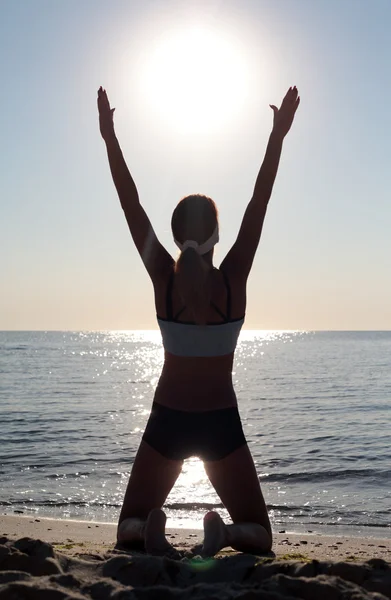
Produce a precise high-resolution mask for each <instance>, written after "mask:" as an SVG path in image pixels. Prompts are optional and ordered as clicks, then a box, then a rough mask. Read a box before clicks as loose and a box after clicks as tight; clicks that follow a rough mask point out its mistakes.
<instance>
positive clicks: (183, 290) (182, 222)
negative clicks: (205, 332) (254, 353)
mask: <svg viewBox="0 0 391 600" xmlns="http://www.w3.org/2000/svg"><path fill="white" fill-rule="evenodd" d="M217 225H218V212H217V208H216V205H215V203H214V202H213V200H212V199H211V198H208V196H203V195H202V194H194V195H191V196H186V197H185V198H182V200H181V201H180V202H179V203H178V204H177V206H176V208H175V210H174V212H173V214H172V219H171V229H172V233H173V236H174V238H175V239H176V240H177V241H178V242H179V243H181V244H183V243H184V242H185V241H186V240H194V241H196V242H198V243H199V244H203V243H204V242H206V240H207V239H209V238H210V236H211V235H212V234H213V232H214V230H215V228H216V226H217ZM175 273H176V276H177V282H178V290H179V294H180V296H181V298H182V300H183V302H184V304H185V306H186V307H187V308H188V309H189V311H190V313H191V315H192V317H193V319H194V321H195V322H196V323H197V324H200V325H203V324H205V323H206V321H207V313H208V309H209V303H210V296H211V286H210V279H209V275H210V270H209V269H208V265H207V263H206V262H205V260H204V259H203V257H202V256H200V255H199V254H198V253H197V252H196V250H195V249H194V248H187V249H186V250H185V251H184V252H181V253H180V255H179V257H178V260H177V261H176V264H175Z"/></svg>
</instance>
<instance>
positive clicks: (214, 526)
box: [202, 511, 229, 556]
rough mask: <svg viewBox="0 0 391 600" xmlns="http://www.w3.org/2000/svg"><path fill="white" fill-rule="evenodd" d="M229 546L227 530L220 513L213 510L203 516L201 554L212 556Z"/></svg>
mask: <svg viewBox="0 0 391 600" xmlns="http://www.w3.org/2000/svg"><path fill="white" fill-rule="evenodd" d="M226 546H229V542H228V530H227V526H226V525H225V524H224V522H223V520H222V518H221V517H220V515H219V514H218V513H216V512H214V511H210V512H208V513H206V515H205V517H204V544H203V547H202V554H203V556H214V555H215V554H217V552H218V551H219V550H221V549H222V548H225V547H226Z"/></svg>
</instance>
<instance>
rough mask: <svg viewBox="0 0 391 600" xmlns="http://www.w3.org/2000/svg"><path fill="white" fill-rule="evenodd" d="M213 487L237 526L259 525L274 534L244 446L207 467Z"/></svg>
mask: <svg viewBox="0 0 391 600" xmlns="http://www.w3.org/2000/svg"><path fill="white" fill-rule="evenodd" d="M204 466H205V471H206V473H207V475H208V477H209V479H210V482H211V484H212V485H213V487H214V488H215V490H216V492H217V494H218V495H219V496H220V498H221V501H222V503H223V504H224V506H225V507H226V509H227V510H228V512H229V514H230V516H231V519H232V521H233V522H234V523H259V524H260V525H262V526H263V527H265V529H266V531H268V533H270V532H271V527H270V521H269V516H268V514H267V508H266V504H265V500H264V498H263V494H262V491H261V486H260V484H259V479H258V475H257V472H256V470H255V465H254V461H253V458H252V456H251V452H250V450H249V448H248V446H247V444H246V445H244V446H241V447H240V448H238V449H237V450H235V451H234V452H231V454H229V455H228V456H226V457H225V458H223V459H221V460H216V461H207V462H205V463H204Z"/></svg>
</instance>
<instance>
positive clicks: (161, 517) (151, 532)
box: [144, 508, 179, 558]
mask: <svg viewBox="0 0 391 600" xmlns="http://www.w3.org/2000/svg"><path fill="white" fill-rule="evenodd" d="M166 520H167V518H166V515H165V513H164V512H163V511H162V510H161V508H154V509H153V510H151V512H150V513H149V515H148V519H147V522H146V525H145V532H144V536H145V537H144V540H145V549H146V551H147V552H148V554H153V555H154V556H169V557H170V558H178V556H177V555H179V552H177V550H175V548H174V547H173V546H171V544H170V543H169V542H168V541H167V539H166Z"/></svg>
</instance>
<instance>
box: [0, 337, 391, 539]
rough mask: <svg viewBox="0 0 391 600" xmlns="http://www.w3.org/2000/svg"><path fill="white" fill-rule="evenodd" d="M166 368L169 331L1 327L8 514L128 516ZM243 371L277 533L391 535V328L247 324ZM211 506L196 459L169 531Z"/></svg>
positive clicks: (2, 451)
mask: <svg viewBox="0 0 391 600" xmlns="http://www.w3.org/2000/svg"><path fill="white" fill-rule="evenodd" d="M162 363H163V350H162V346H161V338H160V334H159V332H158V331H95V332H87V331H47V332H44V331H34V332H32V331H31V332H30V331H18V332H16V331H4V332H0V511H1V512H2V513H4V514H10V515H15V514H20V515H27V516H32V517H34V518H39V517H40V516H41V517H54V518H61V519H80V520H87V521H97V522H113V523H114V522H116V520H117V518H118V515H119V511H120V507H121V503H122V499H123V495H124V491H125V487H126V484H127V480H128V477H129V474H130V471H131V468H132V463H133V460H134V457H135V454H136V451H137V447H138V445H139V442H140V439H141V436H142V433H143V431H144V428H145V425H146V422H147V419H148V414H149V411H150V408H151V403H152V400H153V394H154V389H155V387H156V384H157V381H158V378H159V374H160V370H161V367H162ZM233 379H234V385H235V389H236V393H237V397H238V403H239V410H240V414H241V417H242V421H243V428H244V432H245V434H246V436H247V440H248V443H249V447H250V450H251V452H252V454H253V457H254V461H255V464H256V468H257V472H258V476H259V480H260V483H261V486H262V490H263V494H264V496H265V500H266V503H267V506H268V509H269V514H270V518H271V522H272V527H273V530H274V531H282V532H287V533H288V532H299V533H300V532H314V533H328V534H335V535H352V536H355V535H357V536H359V535H361V536H362V535H364V536H376V537H383V538H391V331H365V332H359V331H341V332H334V331H322V332H313V331H249V330H243V331H242V333H241V336H240V339H239V344H238V348H237V352H236V358H235V363H234V373H233ZM145 477H148V473H147V472H146V473H145ZM232 477H235V474H234V473H233V474H232ZM210 509H214V510H217V511H218V512H220V514H221V515H222V516H223V518H224V519H226V520H227V522H229V517H228V514H227V513H226V511H225V509H224V507H223V506H222V504H221V502H220V500H219V498H218V496H217V495H216V493H215V492H214V490H213V488H212V486H211V485H210V483H209V481H208V479H207V477H206V475H205V472H204V468H203V464H202V462H201V461H200V460H199V459H198V458H191V459H189V460H188V461H186V462H185V464H184V468H183V471H182V473H181V475H180V476H179V478H178V480H177V483H176V485H175V486H174V488H173V489H172V491H171V493H170V495H169V497H168V498H167V502H166V505H165V510H166V513H167V516H168V525H169V526H172V527H173V526H175V527H186V528H187V527H189V528H194V527H195V528H201V527H202V517H203V515H204V513H205V512H206V511H207V510H210Z"/></svg>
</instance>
